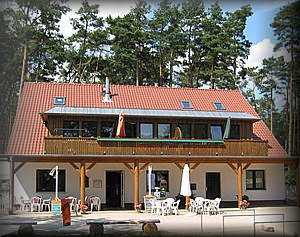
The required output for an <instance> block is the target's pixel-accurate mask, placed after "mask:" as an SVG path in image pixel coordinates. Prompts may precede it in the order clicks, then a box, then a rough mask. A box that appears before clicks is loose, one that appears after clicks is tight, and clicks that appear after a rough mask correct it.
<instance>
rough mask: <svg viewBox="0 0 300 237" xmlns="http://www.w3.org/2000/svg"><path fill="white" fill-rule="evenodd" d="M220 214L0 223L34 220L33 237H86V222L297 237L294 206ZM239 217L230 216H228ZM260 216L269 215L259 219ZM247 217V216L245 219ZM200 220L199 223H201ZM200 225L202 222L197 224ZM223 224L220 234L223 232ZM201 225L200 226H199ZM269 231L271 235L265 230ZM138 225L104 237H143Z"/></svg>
mask: <svg viewBox="0 0 300 237" xmlns="http://www.w3.org/2000/svg"><path fill="white" fill-rule="evenodd" d="M221 210H222V211H224V213H223V214H218V215H202V217H201V215H195V214H191V213H189V212H187V211H186V210H179V215H177V216H175V215H169V216H158V215H156V214H150V213H136V212H135V211H128V210H127V211H99V212H93V213H88V214H83V215H78V216H76V215H75V214H73V213H72V215H71V226H63V225H62V217H61V216H60V215H54V214H52V213H49V212H48V213H28V212H26V213H24V212H23V213H17V214H15V215H6V216H3V215H2V216H0V218H1V220H3V219H4V220H11V221H13V220H15V221H24V220H35V221H37V222H38V224H37V225H35V226H33V229H34V232H35V234H34V236H88V235H89V226H88V225H86V220H88V219H100V218H105V219H147V218H150V219H154V218H155V219H156V218H158V219H160V221H161V223H159V224H157V226H158V232H156V234H155V235H154V236H181V237H184V236H299V237H300V222H299V220H300V208H297V207H295V206H292V207H291V206H284V207H257V208H248V209H247V210H245V211H242V210H239V209H237V208H222V209H221ZM254 212H255V213H256V215H257V216H256V221H259V222H262V221H278V220H282V215H273V214H284V220H285V221H298V222H287V223H285V225H284V229H285V231H284V235H283V224H282V223H258V224H256V225H255V229H256V232H255V235H254V218H253V216H251V215H253V213H254ZM237 214H238V215H239V214H240V215H241V216H234V217H233V216H231V217H228V215H237ZM260 214H271V215H266V216H260ZM247 215H250V216H247ZM201 218H202V219H201ZM201 221H202V222H201ZM223 222H224V226H225V228H224V231H223ZM201 223H202V224H201ZM268 227H273V229H274V232H268V231H266V229H267V228H268ZM0 228H1V230H0V236H16V233H17V229H18V227H17V226H0ZM144 235H145V234H144V233H143V232H142V225H105V226H104V236H107V237H108V236H109V237H110V236H144Z"/></svg>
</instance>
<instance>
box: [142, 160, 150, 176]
mask: <svg viewBox="0 0 300 237" xmlns="http://www.w3.org/2000/svg"><path fill="white" fill-rule="evenodd" d="M147 165H149V162H146V163H145V164H144V165H143V166H142V167H141V168H140V173H142V172H143V171H144V169H145V168H146V166H147Z"/></svg>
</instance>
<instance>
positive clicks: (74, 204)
mask: <svg viewBox="0 0 300 237" xmlns="http://www.w3.org/2000/svg"><path fill="white" fill-rule="evenodd" d="M66 199H69V200H70V211H73V212H77V208H78V207H77V198H76V197H66Z"/></svg>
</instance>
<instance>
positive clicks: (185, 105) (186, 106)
mask: <svg viewBox="0 0 300 237" xmlns="http://www.w3.org/2000/svg"><path fill="white" fill-rule="evenodd" d="M180 104H181V107H182V108H183V109H192V108H193V105H192V103H191V102H190V101H184V100H183V101H180Z"/></svg>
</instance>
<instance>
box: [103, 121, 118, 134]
mask: <svg viewBox="0 0 300 237" xmlns="http://www.w3.org/2000/svg"><path fill="white" fill-rule="evenodd" d="M114 125H115V123H114V122H113V121H103V122H101V133H100V134H101V137H113V136H114V133H115V132H114Z"/></svg>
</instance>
